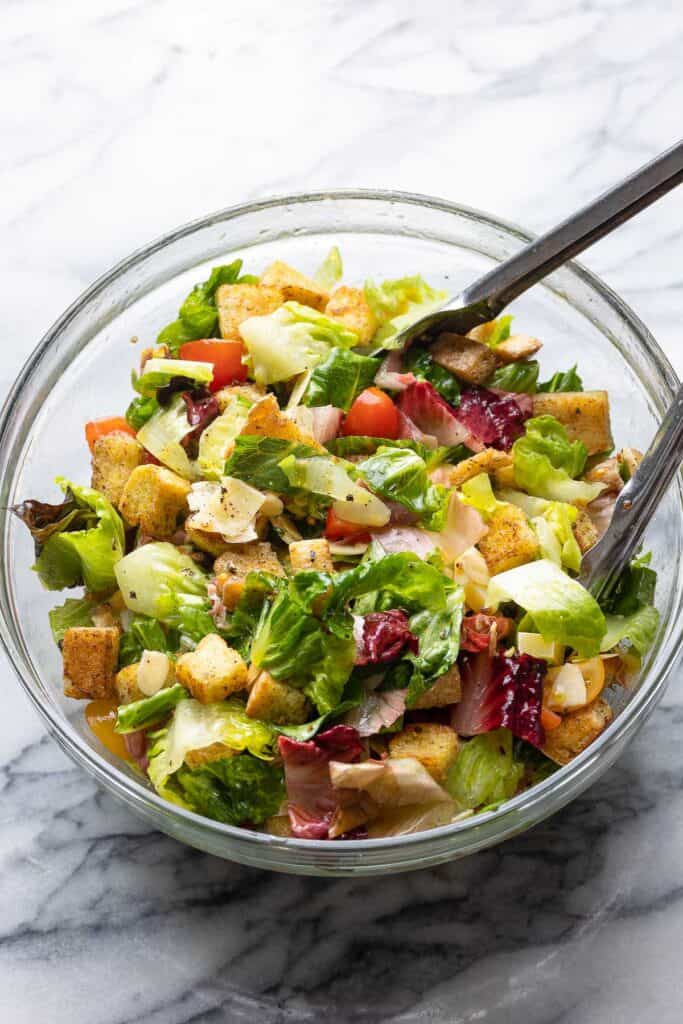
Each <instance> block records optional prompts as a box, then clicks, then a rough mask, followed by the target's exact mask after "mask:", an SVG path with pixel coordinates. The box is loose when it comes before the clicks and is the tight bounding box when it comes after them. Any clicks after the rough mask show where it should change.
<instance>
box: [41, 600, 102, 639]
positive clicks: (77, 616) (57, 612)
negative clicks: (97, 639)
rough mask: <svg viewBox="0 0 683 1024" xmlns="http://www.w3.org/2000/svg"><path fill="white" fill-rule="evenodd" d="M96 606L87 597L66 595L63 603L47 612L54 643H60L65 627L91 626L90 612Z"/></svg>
mask: <svg viewBox="0 0 683 1024" xmlns="http://www.w3.org/2000/svg"><path fill="white" fill-rule="evenodd" d="M96 607H97V604H96V603H95V601H91V600H90V598H88V597H67V599H66V601H65V602H64V604H60V605H58V606H57V607H56V608H51V609H50V611H49V612H48V616H49V619H50V629H51V630H52V636H53V637H54V640H55V643H56V644H61V642H62V640H63V639H64V634H65V633H66V631H67V629H72V628H73V627H74V626H92V624H93V620H92V613H93V611H94V610H95V608H96Z"/></svg>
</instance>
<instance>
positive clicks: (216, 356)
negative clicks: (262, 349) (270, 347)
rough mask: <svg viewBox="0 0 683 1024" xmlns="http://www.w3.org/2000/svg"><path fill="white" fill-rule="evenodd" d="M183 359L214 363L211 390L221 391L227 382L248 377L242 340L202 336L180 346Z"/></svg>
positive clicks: (234, 381) (231, 382)
mask: <svg viewBox="0 0 683 1024" xmlns="http://www.w3.org/2000/svg"><path fill="white" fill-rule="evenodd" d="M179 355H180V358H181V359H196V360H197V362H200V363H213V380H212V381H211V383H210V384H209V389H210V390H211V391H219V390H220V388H224V387H225V386H226V384H234V383H236V382H239V381H243V380H246V379H247V368H246V366H245V365H244V363H243V362H242V356H243V355H244V345H243V344H242V342H241V341H221V340H220V338H201V339H200V340H199V341H186V342H185V344H184V345H181V346H180V352H179Z"/></svg>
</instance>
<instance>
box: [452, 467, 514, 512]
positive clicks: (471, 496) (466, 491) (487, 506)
mask: <svg viewBox="0 0 683 1024" xmlns="http://www.w3.org/2000/svg"><path fill="white" fill-rule="evenodd" d="M460 496H461V498H462V500H463V501H464V502H465V504H466V505H471V506H472V508H476V510H477V512H481V514H482V515H483V516H484V518H485V519H490V518H491V516H492V515H495V513H496V512H497V511H498V509H501V508H503V507H504V505H505V503H504V502H502V501H498V499H497V498H496V496H495V494H494V493H493V488H492V487H491V478H490V477H489V476H488V474H487V473H478V474H477V476H473V477H472V478H471V479H470V480H466V481H465V482H464V483H463V484H462V486H461V488H460Z"/></svg>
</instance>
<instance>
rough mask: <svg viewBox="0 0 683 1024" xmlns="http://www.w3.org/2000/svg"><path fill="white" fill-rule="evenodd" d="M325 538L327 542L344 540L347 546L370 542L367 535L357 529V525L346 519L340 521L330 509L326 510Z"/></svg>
mask: <svg viewBox="0 0 683 1024" xmlns="http://www.w3.org/2000/svg"><path fill="white" fill-rule="evenodd" d="M325 536H326V537H327V539H328V540H346V541H348V542H349V544H354V543H357V544H360V543H363V544H369V543H370V540H371V537H370V534H369V533H365V532H363V530H360V529H359V528H358V523H350V522H349V521H348V520H347V519H340V518H339V516H338V515H336V513H335V512H334V510H333V509H332V508H329V509H328V510H327V522H326V523H325Z"/></svg>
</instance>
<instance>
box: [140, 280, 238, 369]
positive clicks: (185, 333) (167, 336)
mask: <svg viewBox="0 0 683 1024" xmlns="http://www.w3.org/2000/svg"><path fill="white" fill-rule="evenodd" d="M241 269H242V260H234V261H233V262H232V263H229V264H227V265H224V266H220V267H214V268H213V270H212V271H211V274H210V275H209V278H208V279H207V280H206V281H204V282H203V283H202V284H196V285H195V286H194V288H193V289H192V291H191V292H190V294H189V295H188V296H187V298H186V299H185V301H184V302H183V304H182V306H181V307H180V310H179V311H178V319H177V320H174V321H173V323H170V324H168V326H166V327H164V329H163V331H161V333H160V334H159V336H158V337H157V344H159V345H168V347H169V349H170V351H171V354H172V355H177V353H178V350H179V348H180V346H181V345H182V344H184V342H186V341H194V339H195V338H212V337H213V336H214V335H215V332H216V326H217V324H218V311H217V309H216V302H215V295H216V289H217V288H218V287H219V286H220V285H222V284H235V283H237V281H238V280H240V276H239V274H240V270H241ZM242 280H244V279H242Z"/></svg>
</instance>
